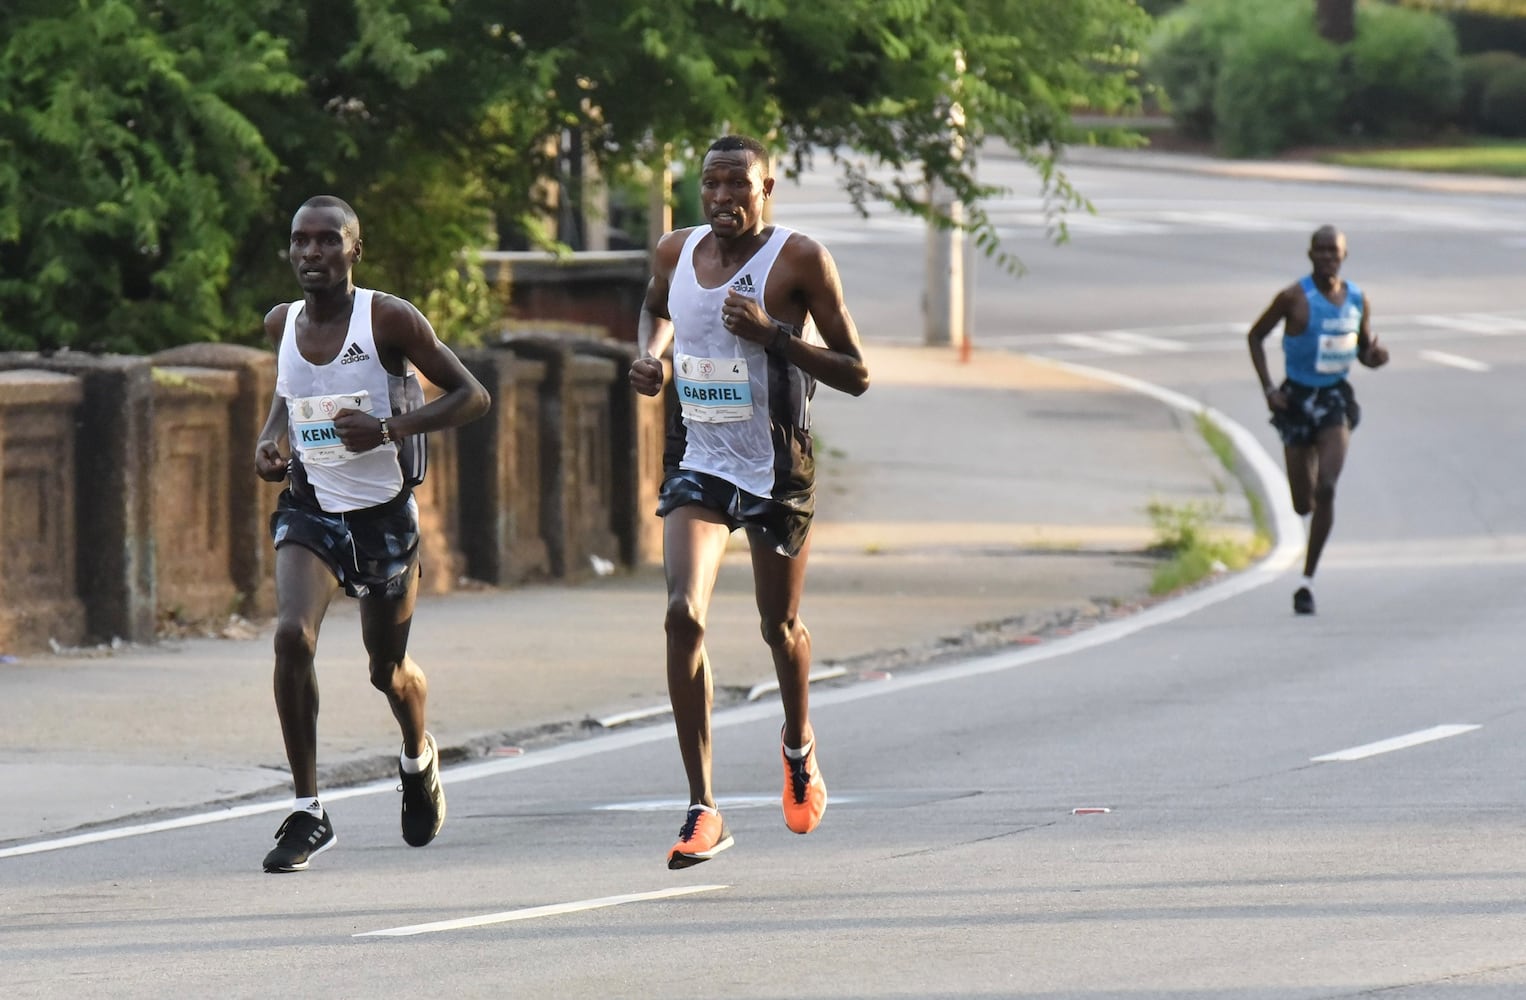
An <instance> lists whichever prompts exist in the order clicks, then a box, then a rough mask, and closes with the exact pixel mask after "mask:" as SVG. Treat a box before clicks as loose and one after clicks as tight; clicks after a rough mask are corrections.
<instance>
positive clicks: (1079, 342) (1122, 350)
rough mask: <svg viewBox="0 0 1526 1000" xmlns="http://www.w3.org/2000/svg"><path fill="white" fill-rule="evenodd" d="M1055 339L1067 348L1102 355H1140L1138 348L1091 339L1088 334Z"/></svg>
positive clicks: (1063, 335) (1072, 334)
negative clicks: (1076, 348) (1080, 349)
mask: <svg viewBox="0 0 1526 1000" xmlns="http://www.w3.org/2000/svg"><path fill="white" fill-rule="evenodd" d="M1055 339H1056V340H1058V341H1059V342H1060V343H1062V344H1065V345H1066V346H1068V347H1079V348H1082V349H1083V350H1088V351H1101V352H1102V353H1104V354H1139V353H1142V352H1141V351H1140V349H1139V348H1137V347H1134V346H1133V345H1131V344H1125V343H1122V342H1121V341H1117V340H1109V339H1108V338H1106V337H1093V336H1092V335H1091V334H1088V333H1062V334H1060V335H1059V336H1058V337H1056V338H1055Z"/></svg>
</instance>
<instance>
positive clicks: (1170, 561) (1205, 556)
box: [1145, 500, 1252, 595]
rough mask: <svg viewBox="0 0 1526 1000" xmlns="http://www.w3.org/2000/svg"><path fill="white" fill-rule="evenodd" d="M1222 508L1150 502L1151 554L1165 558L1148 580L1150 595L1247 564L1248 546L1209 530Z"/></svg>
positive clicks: (1164, 592) (1213, 505)
mask: <svg viewBox="0 0 1526 1000" xmlns="http://www.w3.org/2000/svg"><path fill="white" fill-rule="evenodd" d="M1222 506H1223V505H1222V504H1218V503H1187V504H1181V505H1176V504H1168V503H1163V502H1161V501H1159V500H1152V501H1151V502H1150V505H1149V506H1148V507H1147V508H1145V510H1146V512H1147V513H1148V514H1149V515H1150V521H1151V523H1153V524H1154V525H1155V538H1154V540H1153V541H1152V542H1151V545H1150V551H1152V552H1155V553H1158V554H1160V555H1163V556H1165V557H1166V561H1165V562H1163V563H1161V565H1159V566H1157V567H1156V568H1155V573H1154V575H1152V576H1151V578H1150V593H1152V594H1156V595H1160V594H1169V593H1171V592H1172V591H1175V590H1180V589H1181V588H1183V587H1190V586H1191V585H1192V584H1194V583H1197V582H1198V581H1199V580H1202V579H1204V578H1205V577H1209V576H1212V575H1213V574H1214V573H1222V572H1224V571H1225V570H1236V569H1244V568H1245V567H1246V566H1248V565H1250V560H1251V555H1252V552H1251V549H1252V547H1251V546H1249V545H1246V544H1245V543H1243V542H1238V541H1235V540H1234V539H1230V538H1224V537H1222V536H1218V535H1214V534H1212V533H1211V532H1210V531H1209V530H1208V523H1209V522H1210V521H1212V520H1213V519H1214V518H1215V517H1217V516H1218V514H1219V512H1220V510H1221V509H1222Z"/></svg>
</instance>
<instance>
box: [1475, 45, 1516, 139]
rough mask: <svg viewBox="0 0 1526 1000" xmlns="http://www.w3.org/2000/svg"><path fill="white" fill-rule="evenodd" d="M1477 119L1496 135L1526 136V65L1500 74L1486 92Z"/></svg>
mask: <svg viewBox="0 0 1526 1000" xmlns="http://www.w3.org/2000/svg"><path fill="white" fill-rule="evenodd" d="M1478 119H1479V125H1480V126H1482V128H1483V129H1484V131H1486V132H1490V133H1492V134H1494V135H1500V136H1506V137H1508V138H1517V137H1520V136H1526V61H1523V62H1521V63H1519V64H1517V65H1515V66H1509V67H1506V68H1505V69H1503V70H1501V71H1500V72H1499V73H1497V74H1496V75H1495V77H1494V79H1493V80H1491V81H1490V82H1489V84H1488V86H1487V87H1485V88H1484V92H1483V96H1482V99H1481V101H1480V103H1479V109H1478Z"/></svg>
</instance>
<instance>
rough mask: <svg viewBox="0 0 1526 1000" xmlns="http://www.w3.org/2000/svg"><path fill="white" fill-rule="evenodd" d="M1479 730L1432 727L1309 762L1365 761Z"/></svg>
mask: <svg viewBox="0 0 1526 1000" xmlns="http://www.w3.org/2000/svg"><path fill="white" fill-rule="evenodd" d="M1480 728H1482V727H1481V726H1472V725H1446V726H1432V727H1431V728H1429V729H1421V730H1419V731H1417V732H1413V733H1406V734H1405V735H1403V736H1395V737H1393V738H1392V739H1387V740H1378V741H1377V742H1376V743H1364V744H1362V745H1361V746H1359V747H1351V748H1350V749H1348V750H1337V751H1335V752H1334V753H1326V754H1320V755H1319V756H1318V757H1310V758H1309V760H1310V761H1312V762H1313V763H1315V764H1323V763H1326V762H1330V761H1339V762H1342V763H1344V762H1346V761H1352V760H1365V759H1366V758H1368V757H1376V756H1377V755H1378V754H1380V753H1392V752H1393V751H1395V750H1404V749H1407V748H1409V747H1415V746H1419V745H1420V744H1422V743H1432V742H1435V741H1436V740H1444V739H1446V738H1447V737H1449V736H1460V735H1461V734H1463V733H1471V732H1472V731H1473V730H1475V729H1480Z"/></svg>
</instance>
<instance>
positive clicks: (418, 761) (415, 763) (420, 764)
mask: <svg viewBox="0 0 1526 1000" xmlns="http://www.w3.org/2000/svg"><path fill="white" fill-rule="evenodd" d="M432 756H434V755H433V754H432V753H430V751H429V741H428V740H425V741H424V752H423V753H421V754H419V755H418V756H417V757H410V756H408V755H407V754H405V753H404V754H398V757H397V759H398V761H399V762H400V763H401V764H402V765H403V771H404V773H407V774H420V773H422V772H423V771H424V769H425V768H427V767H428V766H429V760H430V758H431V757H432Z"/></svg>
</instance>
